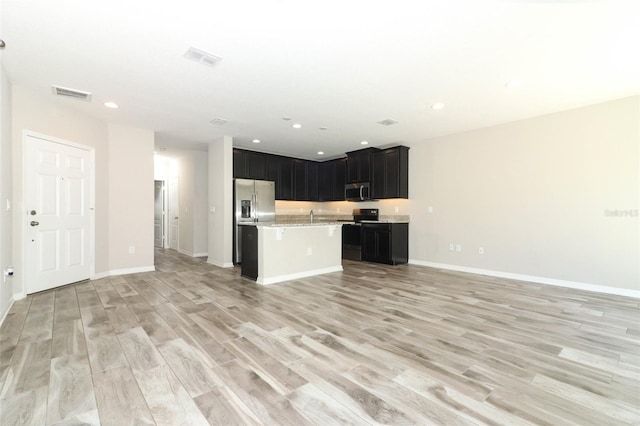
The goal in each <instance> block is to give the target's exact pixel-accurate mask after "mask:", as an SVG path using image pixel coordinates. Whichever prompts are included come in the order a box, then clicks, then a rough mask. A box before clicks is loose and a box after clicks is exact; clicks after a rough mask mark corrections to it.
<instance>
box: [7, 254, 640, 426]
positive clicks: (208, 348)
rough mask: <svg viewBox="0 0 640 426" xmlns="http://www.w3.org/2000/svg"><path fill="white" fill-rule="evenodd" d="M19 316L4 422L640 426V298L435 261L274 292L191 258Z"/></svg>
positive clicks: (36, 303)
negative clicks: (445, 267) (452, 268)
mask: <svg viewBox="0 0 640 426" xmlns="http://www.w3.org/2000/svg"><path fill="white" fill-rule="evenodd" d="M156 268H157V271H156V272H151V273H143V274H133V275H126V276H118V277H111V278H107V279H100V280H96V281H88V282H83V283H78V284H74V285H70V286H66V287H62V288H59V289H57V290H54V291H47V292H43V293H39V294H35V295H31V296H29V297H27V298H26V299H23V300H20V301H18V302H16V303H15V304H14V306H13V307H12V309H11V310H10V313H9V314H8V316H7V318H6V320H5V321H4V324H3V325H2V328H1V329H0V342H1V347H0V378H1V383H0V424H2V425H27V424H103V425H118V426H121V425H128V424H150V425H153V424H158V425H192V424H193V425H206V424H214V425H245V424H247V425H257V424H269V425H305V424H316V425H331V424H340V425H342V424H358V425H360V424H362V425H367V424H380V423H383V424H420V425H426V424H437V425H472V424H492V425H494V424H501V425H524V424H541V425H571V424H580V425H616V424H620V425H624V424H636V425H637V424H640V385H639V383H640V381H639V379H640V309H639V300H638V299H632V298H625V297H618V296H611V295H604V294H598V293H590V292H584V291H577V290H571V289H565V288H559V287H551V286H544V285H537V284H531V283H525V282H518V281H512V280H506V279H497V278H489V277H484V276H478V275H471V274H463V273H454V272H447V271H440V270H436V269H430V268H425V267H419V266H413V265H402V266H395V267H391V266H383V265H376V264H370V263H360V262H352V261H345V263H344V272H342V273H333V274H328V275H324V276H318V277H312V278H308V279H303V280H298V281H292V282H287V283H281V284H276V285H272V286H269V287H261V286H258V285H256V284H255V283H253V282H250V281H248V280H245V279H243V278H241V277H240V276H239V270H238V268H233V269H221V268H217V267H214V266H212V265H208V264H207V263H205V262H204V261H202V260H199V259H191V258H189V257H186V256H182V255H179V254H177V253H176V252H173V251H168V250H167V251H164V250H159V251H157V252H156Z"/></svg>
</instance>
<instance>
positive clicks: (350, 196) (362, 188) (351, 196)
mask: <svg viewBox="0 0 640 426" xmlns="http://www.w3.org/2000/svg"><path fill="white" fill-rule="evenodd" d="M344 199H345V200H346V201H367V200H370V199H371V188H370V187H369V182H357V183H348V184H346V185H345V187H344Z"/></svg>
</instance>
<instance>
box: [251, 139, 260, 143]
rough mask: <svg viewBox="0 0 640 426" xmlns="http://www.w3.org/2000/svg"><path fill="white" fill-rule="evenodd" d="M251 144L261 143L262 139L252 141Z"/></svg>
mask: <svg viewBox="0 0 640 426" xmlns="http://www.w3.org/2000/svg"><path fill="white" fill-rule="evenodd" d="M251 142H253V143H260V139H254V140H252V141H251Z"/></svg>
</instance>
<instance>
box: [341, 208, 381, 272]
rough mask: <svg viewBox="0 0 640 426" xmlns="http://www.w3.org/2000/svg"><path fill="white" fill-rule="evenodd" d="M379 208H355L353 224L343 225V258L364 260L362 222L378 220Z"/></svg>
mask: <svg viewBox="0 0 640 426" xmlns="http://www.w3.org/2000/svg"><path fill="white" fill-rule="evenodd" d="M378 218H379V212H378V209H353V222H355V223H352V224H345V225H342V258H343V259H351V260H362V234H361V232H360V231H361V230H360V222H362V221H377V220H378Z"/></svg>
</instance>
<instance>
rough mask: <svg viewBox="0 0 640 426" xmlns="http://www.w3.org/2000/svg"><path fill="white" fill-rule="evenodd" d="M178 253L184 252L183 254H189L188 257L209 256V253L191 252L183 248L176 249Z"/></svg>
mask: <svg viewBox="0 0 640 426" xmlns="http://www.w3.org/2000/svg"><path fill="white" fill-rule="evenodd" d="M178 253H180V254H184V255H185V256H189V257H204V256H209V253H193V252H190V251H187V250H183V249H178Z"/></svg>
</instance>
